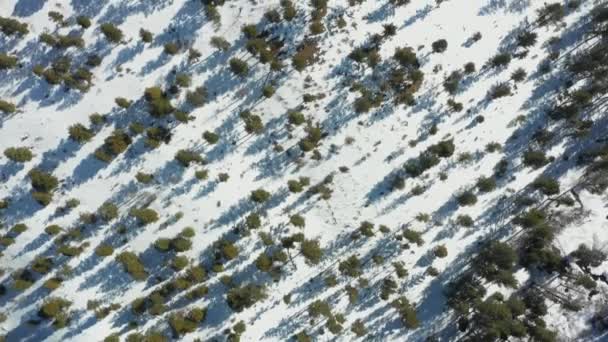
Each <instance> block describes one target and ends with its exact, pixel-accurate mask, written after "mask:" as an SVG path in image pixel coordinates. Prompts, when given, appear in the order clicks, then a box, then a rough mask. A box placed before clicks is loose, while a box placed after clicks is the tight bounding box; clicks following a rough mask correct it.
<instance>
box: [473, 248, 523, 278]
mask: <svg viewBox="0 0 608 342" xmlns="http://www.w3.org/2000/svg"><path fill="white" fill-rule="evenodd" d="M516 263H517V254H516V252H515V251H514V250H513V248H511V247H510V246H509V245H508V244H506V243H503V242H497V241H492V242H490V244H488V245H487V246H486V247H485V248H483V249H482V251H481V252H480V253H479V255H478V256H477V258H476V259H475V261H474V267H475V270H476V271H477V272H478V273H479V274H480V275H481V276H482V277H484V278H486V279H487V280H489V281H496V282H497V283H499V284H502V285H505V286H509V287H513V288H515V287H516V286H517V280H515V278H514V277H513V269H514V267H515V264H516Z"/></svg>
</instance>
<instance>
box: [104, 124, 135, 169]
mask: <svg viewBox="0 0 608 342" xmlns="http://www.w3.org/2000/svg"><path fill="white" fill-rule="evenodd" d="M132 142H133V140H132V139H131V137H130V136H129V134H127V133H126V132H125V131H123V130H121V129H117V130H115V131H114V132H112V134H110V135H109V136H108V137H107V138H106V139H105V140H104V144H103V145H102V146H101V147H100V148H98V149H97V150H95V157H96V158H97V159H99V160H101V161H104V162H106V163H109V162H111V161H112V159H114V158H115V157H117V156H118V155H119V154H121V153H122V152H124V151H125V150H126V149H127V148H128V147H129V145H131V143H132Z"/></svg>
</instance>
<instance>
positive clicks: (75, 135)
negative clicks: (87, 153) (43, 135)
mask: <svg viewBox="0 0 608 342" xmlns="http://www.w3.org/2000/svg"><path fill="white" fill-rule="evenodd" d="M68 133H69V135H70V139H72V140H74V141H76V142H77V143H79V144H82V143H86V142H88V141H90V140H91V139H93V137H94V136H95V133H94V132H93V131H92V130H90V129H88V128H86V127H85V126H84V125H82V124H79V123H77V124H74V125H72V126H70V128H69V129H68Z"/></svg>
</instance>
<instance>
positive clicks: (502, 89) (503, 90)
mask: <svg viewBox="0 0 608 342" xmlns="http://www.w3.org/2000/svg"><path fill="white" fill-rule="evenodd" d="M509 95H511V86H510V85H509V83H506V82H504V83H498V84H495V85H493V86H492V88H490V92H489V96H490V98H491V99H492V100H495V99H498V98H501V97H505V96H509Z"/></svg>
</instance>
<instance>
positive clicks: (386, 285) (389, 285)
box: [380, 276, 398, 300]
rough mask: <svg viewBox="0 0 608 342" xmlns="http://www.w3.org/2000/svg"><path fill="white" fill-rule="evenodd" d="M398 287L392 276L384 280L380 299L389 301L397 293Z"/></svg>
mask: <svg viewBox="0 0 608 342" xmlns="http://www.w3.org/2000/svg"><path fill="white" fill-rule="evenodd" d="M397 288H398V285H397V283H396V282H395V280H394V279H393V278H391V277H390V276H388V277H386V278H384V280H383V281H382V286H381V287H380V298H382V300H388V298H389V297H390V296H391V295H392V294H394V293H396V292H397Z"/></svg>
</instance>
